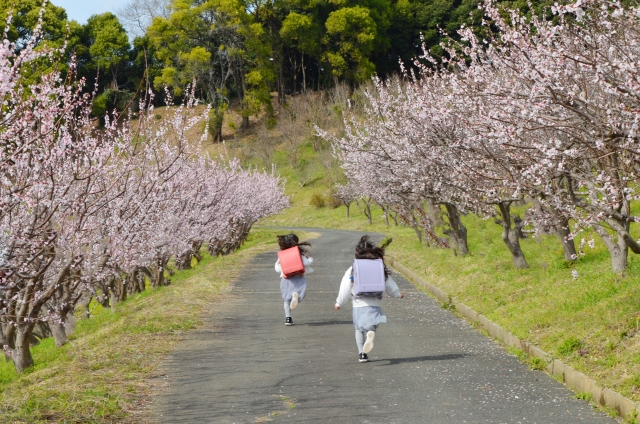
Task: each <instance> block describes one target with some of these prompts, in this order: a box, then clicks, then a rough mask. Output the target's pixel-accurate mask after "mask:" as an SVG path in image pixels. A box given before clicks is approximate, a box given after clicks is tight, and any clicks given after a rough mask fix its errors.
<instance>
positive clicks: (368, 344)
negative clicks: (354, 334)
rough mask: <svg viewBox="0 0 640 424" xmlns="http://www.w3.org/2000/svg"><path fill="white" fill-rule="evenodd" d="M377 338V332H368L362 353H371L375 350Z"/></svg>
mask: <svg viewBox="0 0 640 424" xmlns="http://www.w3.org/2000/svg"><path fill="white" fill-rule="evenodd" d="M375 337H376V332H375V331H367V341H365V342H364V346H363V347H362V352H364V353H369V352H371V349H373V339H374V338H375Z"/></svg>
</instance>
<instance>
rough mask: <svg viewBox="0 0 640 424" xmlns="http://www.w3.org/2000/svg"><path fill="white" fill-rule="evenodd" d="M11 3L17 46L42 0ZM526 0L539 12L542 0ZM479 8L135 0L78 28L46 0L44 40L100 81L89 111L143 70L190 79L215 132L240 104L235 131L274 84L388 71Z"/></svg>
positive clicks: (178, 83) (97, 110)
mask: <svg viewBox="0 0 640 424" xmlns="http://www.w3.org/2000/svg"><path fill="white" fill-rule="evenodd" d="M14 3H15V2H13V1H11V0H0V12H3V14H4V15H7V14H8V13H9V11H12V14H13V16H14V19H13V21H12V22H11V29H10V31H9V34H8V35H9V39H10V40H11V41H13V42H15V43H16V44H15V45H16V49H20V48H22V47H23V46H24V45H25V42H26V40H28V39H29V34H30V32H31V30H32V28H33V27H34V25H35V22H36V20H37V16H38V13H39V10H40V8H41V7H42V5H43V0H23V1H21V2H18V4H17V5H14ZM506 3H508V4H510V5H514V6H519V7H520V6H522V5H519V4H518V3H517V2H506ZM533 4H535V5H536V7H537V8H540V7H541V6H542V5H544V4H546V0H541V1H536V2H533ZM475 6H476V5H475V0H465V1H462V2H457V1H455V2H454V1H453V0H446V1H441V2H437V3H433V2H431V1H428V0H410V1H403V2H392V1H390V0H366V1H364V0H359V1H356V0H350V1H340V2H337V1H331V2H308V1H299V0H285V1H278V2H273V1H267V2H252V1H246V0H206V1H205V0H188V1H185V0H130V2H129V3H128V4H127V5H126V6H125V7H124V8H123V9H121V10H120V11H119V12H118V16H117V17H116V16H115V15H113V14H111V13H104V14H100V15H94V16H92V17H91V18H90V19H89V20H88V21H87V23H86V24H80V23H77V22H75V21H70V22H68V20H67V16H66V12H65V11H64V9H62V8H60V7H57V6H55V5H54V4H51V3H46V12H45V14H44V21H43V36H42V38H41V40H40V43H42V44H44V45H48V46H57V47H59V46H62V45H63V44H65V43H66V45H67V54H68V57H69V58H70V57H71V55H75V56H76V61H77V65H78V66H77V69H76V71H75V72H76V73H77V74H79V75H81V76H82V77H85V78H86V79H87V81H88V84H87V88H86V91H87V92H92V91H93V90H94V88H96V87H94V84H97V93H98V97H97V98H96V101H95V102H94V105H93V108H94V111H93V112H94V116H99V117H102V116H103V115H104V112H105V111H107V110H109V111H110V110H113V109H118V110H121V111H122V110H124V109H125V108H126V107H127V106H131V100H132V98H133V97H134V96H135V94H136V93H137V92H138V88H139V87H140V83H141V81H143V80H144V78H145V75H147V73H148V75H149V78H150V79H151V81H153V85H154V88H155V89H156V90H163V89H164V87H165V86H167V87H169V89H170V90H171V91H172V94H173V95H174V96H177V98H180V97H181V96H182V95H183V93H185V87H186V86H187V85H189V84H190V83H191V82H192V80H193V79H194V78H195V79H196V80H197V87H196V95H197V96H198V97H199V98H200V99H202V100H204V101H205V102H207V103H210V104H211V105H212V106H213V107H212V114H211V117H210V118H211V119H210V121H211V122H210V125H211V133H212V134H213V136H214V138H215V139H216V140H221V138H222V131H221V130H222V120H223V117H224V113H225V111H226V110H227V109H228V108H229V106H230V104H231V102H233V101H237V102H238V104H239V106H240V110H241V114H242V118H243V121H242V127H244V128H246V127H247V126H248V125H249V119H250V117H251V116H254V115H257V114H258V113H259V112H261V111H264V112H266V114H267V118H268V119H267V123H268V124H269V125H273V124H275V120H274V119H273V114H274V110H273V106H272V104H271V96H270V92H273V91H277V92H278V100H279V102H280V103H284V101H285V96H286V94H287V93H289V94H293V93H299V92H305V91H307V90H308V89H313V90H321V89H327V88H330V87H332V86H334V85H335V83H336V81H339V82H344V83H346V84H348V85H350V86H352V87H353V86H355V85H357V84H358V83H361V82H363V81H366V80H368V79H369V77H370V76H371V75H373V74H374V72H377V73H378V74H380V75H386V74H389V73H395V72H396V71H397V69H398V60H404V61H409V60H411V59H412V58H413V57H415V56H416V55H417V54H419V47H420V43H419V42H418V40H419V39H420V36H421V35H422V36H423V41H424V43H425V45H426V46H427V48H429V49H432V50H433V52H434V54H435V55H436V56H439V55H440V54H441V53H442V49H441V48H440V47H439V44H438V43H439V41H440V40H441V38H442V34H441V32H440V29H444V30H445V31H447V30H448V31H454V30H455V29H457V28H459V27H460V25H461V24H469V23H472V22H479V21H480V19H479V17H480V16H481V14H479V13H477V11H476V10H475V9H476V7H475ZM67 27H68V30H67ZM125 28H126V30H125ZM127 30H128V32H129V34H131V35H135V38H133V40H132V41H131V40H130V39H129V37H128V35H127ZM391 40H393V43H392V42H391ZM42 68H43V66H39V67H38V69H39V70H38V71H35V72H38V73H41V72H42ZM97 75H100V77H99V78H97V79H96V76H97ZM136 104H137V102H134V103H133V106H134V109H135V106H136Z"/></svg>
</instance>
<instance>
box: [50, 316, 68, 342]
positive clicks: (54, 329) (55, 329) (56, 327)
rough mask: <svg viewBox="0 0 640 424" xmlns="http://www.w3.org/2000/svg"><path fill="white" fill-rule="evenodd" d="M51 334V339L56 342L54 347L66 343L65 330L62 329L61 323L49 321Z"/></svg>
mask: <svg viewBox="0 0 640 424" xmlns="http://www.w3.org/2000/svg"><path fill="white" fill-rule="evenodd" d="M49 328H51V334H53V340H54V341H55V342H56V347H58V348H60V347H62V346H63V345H64V344H65V343H67V332H66V331H65V329H64V324H63V323H59V322H56V323H53V322H52V323H50V324H49Z"/></svg>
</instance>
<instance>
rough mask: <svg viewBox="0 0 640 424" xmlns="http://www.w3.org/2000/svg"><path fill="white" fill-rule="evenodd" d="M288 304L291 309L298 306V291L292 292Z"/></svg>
mask: <svg viewBox="0 0 640 424" xmlns="http://www.w3.org/2000/svg"><path fill="white" fill-rule="evenodd" d="M290 306H291V309H296V308H297V307H298V293H293V297H292V299H291V304H290Z"/></svg>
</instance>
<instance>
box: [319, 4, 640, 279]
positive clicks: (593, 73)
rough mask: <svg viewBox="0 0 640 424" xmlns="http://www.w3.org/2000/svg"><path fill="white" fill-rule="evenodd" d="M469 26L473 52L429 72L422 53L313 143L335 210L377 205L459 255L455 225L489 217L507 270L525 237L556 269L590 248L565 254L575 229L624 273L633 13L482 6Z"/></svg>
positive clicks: (635, 118) (637, 93)
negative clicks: (330, 182) (542, 13)
mask: <svg viewBox="0 0 640 424" xmlns="http://www.w3.org/2000/svg"><path fill="white" fill-rule="evenodd" d="M482 12H483V14H484V21H483V23H484V25H485V26H486V27H488V28H491V29H492V30H491V31H487V32H486V33H485V34H486V38H479V37H477V36H476V35H475V34H474V31H472V30H471V29H468V28H466V29H462V30H460V32H459V34H460V35H461V37H462V39H463V40H464V42H463V43H455V42H453V41H451V42H449V43H447V44H443V49H444V50H445V51H446V53H447V54H446V56H445V57H444V58H443V59H442V60H436V59H435V58H433V57H432V56H431V55H429V53H428V52H427V51H426V50H425V52H424V54H423V56H422V59H423V62H422V63H417V62H416V66H417V67H418V68H419V71H418V72H417V73H413V72H412V71H405V72H404V80H395V81H389V82H387V83H383V82H382V81H380V80H377V81H376V86H375V88H374V89H372V90H369V92H368V105H367V108H366V114H365V116H364V118H362V117H359V118H358V119H353V120H351V122H348V123H347V130H346V131H347V132H346V136H345V137H343V138H336V137H332V136H331V135H329V134H327V133H324V132H322V131H321V130H320V133H321V134H322V135H323V137H325V138H326V139H328V140H331V141H333V142H334V143H335V146H336V147H337V149H338V150H339V154H340V157H341V159H342V160H343V162H344V169H345V172H346V174H347V176H348V178H349V180H350V186H349V187H347V188H346V189H345V188H343V189H342V191H343V193H342V196H343V197H344V198H348V197H349V196H350V195H352V193H359V194H366V195H369V196H371V197H372V198H373V199H374V200H375V201H377V202H378V203H381V204H390V205H392V207H393V208H394V209H395V210H396V211H397V212H398V214H399V216H401V217H403V218H404V220H405V221H406V222H407V223H409V224H410V225H413V226H414V227H416V228H420V229H421V230H422V231H424V232H425V233H426V234H427V235H432V236H433V238H434V239H435V240H438V238H437V236H436V235H435V233H434V230H435V228H438V227H440V228H441V229H442V231H444V233H446V234H447V235H449V238H450V240H451V241H452V242H453V244H454V246H456V247H457V248H458V249H459V250H460V251H461V252H462V253H467V252H468V247H467V242H466V229H465V227H464V225H463V223H462V220H461V218H460V217H461V214H462V215H464V214H466V213H475V214H478V215H479V216H481V217H493V218H494V219H495V221H496V223H498V224H499V225H501V226H502V228H503V232H502V239H503V241H504V242H505V244H506V246H507V247H508V249H509V251H510V252H511V254H512V257H513V261H514V263H515V265H516V266H517V267H519V268H524V267H527V262H526V259H525V255H524V253H523V251H522V249H521V248H520V244H519V239H520V238H521V236H522V228H523V226H524V225H525V223H530V224H532V225H533V226H534V227H535V229H536V231H539V232H543V233H553V234H557V235H558V237H559V238H560V240H561V242H562V244H563V246H564V251H565V259H566V260H568V261H572V260H575V259H576V258H577V255H578V254H580V253H581V251H582V248H583V247H584V245H585V244H587V243H588V244H589V245H591V246H593V242H594V241H593V240H589V241H587V240H584V239H583V240H581V243H580V245H579V246H578V247H577V248H576V246H575V244H574V241H573V238H574V237H575V236H576V235H577V234H578V232H580V231H581V230H583V229H589V230H590V231H593V232H595V233H596V234H598V235H599V236H600V238H601V239H602V241H603V243H604V244H605V246H606V247H607V249H608V251H609V253H610V255H611V261H612V268H613V271H615V272H623V271H625V269H626V268H627V258H628V252H629V250H631V251H632V252H633V253H640V244H639V243H638V242H637V241H636V240H635V239H634V237H633V236H632V234H631V225H632V224H633V223H635V222H638V220H639V219H640V218H639V217H638V216H635V215H634V213H633V209H634V207H633V206H634V203H633V202H634V201H637V200H638V199H639V198H640V192H639V189H640V188H639V185H638V182H639V181H640V179H639V177H640V149H639V148H638V145H639V142H640V139H639V138H638V134H637V131H638V123H639V119H640V84H639V81H640V74H639V73H638V72H639V71H638V68H637V63H638V61H639V60H640V48H639V47H638V46H640V30H639V28H640V25H639V24H640V22H639V20H640V18H639V16H640V9H639V8H637V7H624V6H622V5H621V4H620V3H617V2H603V1H597V0H582V1H579V2H577V3H576V4H573V5H570V6H566V7H560V6H557V7H554V8H553V12H554V13H555V18H554V19H553V20H545V19H539V18H536V17H535V16H532V17H528V18H527V17H525V16H523V15H522V14H521V13H519V12H518V11H513V10H511V11H508V13H505V11H504V9H500V8H498V7H497V6H496V5H494V4H493V3H492V2H491V1H489V0H488V1H486V2H485V3H484V5H483V6H482ZM505 16H506V17H505ZM496 29H497V31H496ZM476 32H477V31H476ZM492 33H493V34H495V35H494V36H491V34H492ZM425 63H426V65H425ZM525 203H526V204H528V205H529V206H530V207H529V208H528V210H527V212H526V217H525V219H520V217H518V216H514V215H513V213H512V210H511V208H512V206H513V205H514V204H525Z"/></svg>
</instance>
